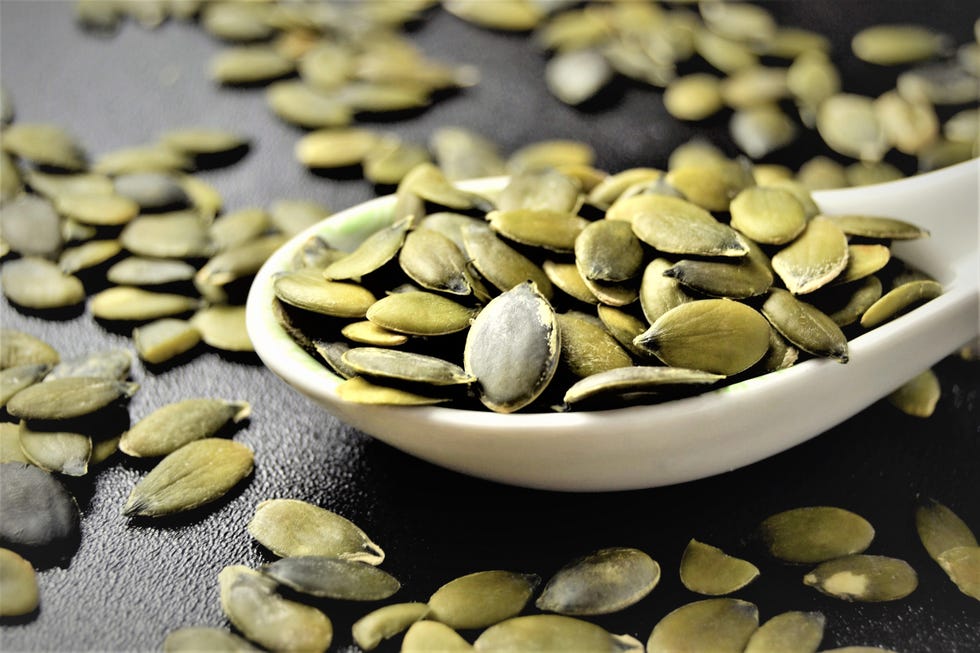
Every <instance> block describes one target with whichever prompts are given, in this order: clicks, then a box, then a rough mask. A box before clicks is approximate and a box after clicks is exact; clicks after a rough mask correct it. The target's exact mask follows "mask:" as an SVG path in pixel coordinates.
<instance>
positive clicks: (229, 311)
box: [190, 305, 255, 352]
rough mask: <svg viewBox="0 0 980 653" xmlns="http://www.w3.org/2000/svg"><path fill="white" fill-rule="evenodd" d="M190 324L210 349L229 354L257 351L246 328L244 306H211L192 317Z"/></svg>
mask: <svg viewBox="0 0 980 653" xmlns="http://www.w3.org/2000/svg"><path fill="white" fill-rule="evenodd" d="M190 324H191V326H193V327H194V328H195V329H196V330H197V331H198V333H200V334H201V340H203V341H204V342H205V343H206V344H207V345H208V346H209V347H214V348H215V349H221V350H222V351H229V352H250V351H255V346H254V345H253V344H252V339H251V338H250V337H249V335H248V329H246V327H245V307H244V306H220V305H219V306H209V307H207V308H202V309H201V310H199V311H197V312H196V313H194V315H193V316H191V319H190Z"/></svg>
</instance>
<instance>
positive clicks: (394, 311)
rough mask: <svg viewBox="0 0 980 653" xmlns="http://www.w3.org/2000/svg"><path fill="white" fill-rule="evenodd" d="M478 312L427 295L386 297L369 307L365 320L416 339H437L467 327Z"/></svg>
mask: <svg viewBox="0 0 980 653" xmlns="http://www.w3.org/2000/svg"><path fill="white" fill-rule="evenodd" d="M476 312H477V309H472V308H467V307H466V306H463V305H462V304H458V303H456V302H454V301H453V300H451V299H447V298H445V297H443V296H441V295H436V294H435V293H430V292H409V293H396V294H394V295H388V296H387V297H383V298H381V299H379V300H378V301H376V302H374V303H373V304H371V307H370V308H368V309H367V313H366V315H367V319H369V320H370V321H372V322H374V323H375V324H377V325H378V326H380V327H382V328H384V329H388V330H390V331H395V332H397V333H405V334H409V335H416V336H439V335H445V334H449V333H456V332H458V331H462V330H464V329H466V328H467V327H469V325H470V321H471V320H472V319H473V318H474V317H475V316H476Z"/></svg>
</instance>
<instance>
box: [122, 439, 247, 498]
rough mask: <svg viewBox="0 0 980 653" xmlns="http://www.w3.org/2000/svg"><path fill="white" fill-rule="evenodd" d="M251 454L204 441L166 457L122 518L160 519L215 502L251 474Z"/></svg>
mask: <svg viewBox="0 0 980 653" xmlns="http://www.w3.org/2000/svg"><path fill="white" fill-rule="evenodd" d="M253 463H254V457H253V454H252V450H251V449H249V448H248V447H246V446H245V445H244V444H241V443H239V442H234V441H231V440H222V439H220V438H205V439H203V440H196V441H194V442H190V443H188V444H185V445H184V446H183V447H181V448H179V449H177V450H176V451H174V452H173V453H171V454H169V455H167V456H166V457H165V458H164V459H163V460H161V461H160V462H159V463H158V464H157V466H156V467H154V468H153V469H152V470H150V473H149V474H147V475H146V476H144V477H143V479H142V480H141V481H140V482H139V483H137V484H136V487H134V488H133V491H132V492H131V493H130V494H129V498H127V499H126V504H125V505H124V506H123V514H124V515H127V516H129V517H135V516H145V517H160V516H163V515H169V514H172V513H175V512H183V511H186V510H192V509H194V508H197V507H200V506H203V505H205V504H207V503H210V502H212V501H215V500H216V499H219V498H221V497H222V496H224V495H225V494H227V493H228V491H229V490H231V489H232V488H233V487H235V486H236V485H238V483H239V482H240V481H241V480H242V479H244V478H245V477H246V476H248V475H249V474H250V473H251V472H252V466H253Z"/></svg>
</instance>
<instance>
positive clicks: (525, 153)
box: [506, 139, 595, 175]
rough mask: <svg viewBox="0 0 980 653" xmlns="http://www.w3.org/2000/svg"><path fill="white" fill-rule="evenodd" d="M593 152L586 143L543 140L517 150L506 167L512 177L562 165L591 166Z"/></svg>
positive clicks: (593, 159) (593, 158)
mask: <svg viewBox="0 0 980 653" xmlns="http://www.w3.org/2000/svg"><path fill="white" fill-rule="evenodd" d="M594 161H595V151H594V150H593V149H592V147H591V146H589V145H588V144H586V143H582V142H580V141H571V140H563V139H553V140H543V141H537V142H535V143H531V144H530V145H525V146H523V147H520V148H518V149H517V150H515V151H514V152H513V153H511V155H510V157H509V158H508V159H507V163H506V167H507V170H508V172H510V173H511V174H512V175H518V174H521V173H523V172H528V171H532V170H540V169H542V168H557V167H559V166H563V165H572V164H578V165H592V163H593V162H594Z"/></svg>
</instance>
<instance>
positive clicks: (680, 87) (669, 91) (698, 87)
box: [663, 73, 723, 120]
mask: <svg viewBox="0 0 980 653" xmlns="http://www.w3.org/2000/svg"><path fill="white" fill-rule="evenodd" d="M663 102H664V108H665V109H666V110H667V113H669V114H670V115H672V116H674V117H675V118H677V119H678V120H704V119H705V118H708V117H710V116H712V115H714V114H716V113H717V112H718V111H721V108H722V106H723V102H722V99H721V82H720V80H719V79H718V77H716V76H715V75H712V74H710V73H692V74H690V75H685V76H684V77H678V78H677V79H675V80H673V81H671V82H670V84H668V85H667V88H666V89H664V95H663Z"/></svg>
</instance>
